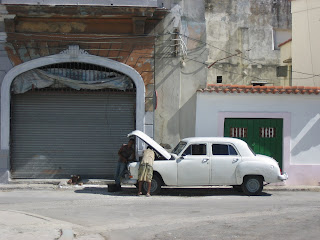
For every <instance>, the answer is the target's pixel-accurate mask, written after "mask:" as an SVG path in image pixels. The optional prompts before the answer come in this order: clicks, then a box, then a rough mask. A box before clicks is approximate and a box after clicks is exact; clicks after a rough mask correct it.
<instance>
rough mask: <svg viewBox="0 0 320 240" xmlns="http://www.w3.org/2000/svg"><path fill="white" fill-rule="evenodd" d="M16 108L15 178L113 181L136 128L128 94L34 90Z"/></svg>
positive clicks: (14, 100)
mask: <svg viewBox="0 0 320 240" xmlns="http://www.w3.org/2000/svg"><path fill="white" fill-rule="evenodd" d="M11 109H12V115H11V116H12V119H11V149H12V150H11V166H12V169H11V173H12V177H13V178H69V177H70V175H80V176H81V177H83V178H113V175H114V170H115V167H116V163H117V160H118V150H119V148H120V146H121V145H122V144H123V143H127V141H128V138H127V134H128V133H129V132H130V131H132V130H134V126H135V93H128V92H126V93H119V92H95V93H87V92H86V93H81V92H68V93H62V92H29V93H25V94H18V95H13V96H12V107H11Z"/></svg>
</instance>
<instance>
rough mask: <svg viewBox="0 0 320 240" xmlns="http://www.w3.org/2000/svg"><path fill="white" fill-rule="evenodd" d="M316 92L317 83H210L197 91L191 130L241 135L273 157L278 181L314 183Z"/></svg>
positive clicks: (319, 164) (319, 91) (319, 179)
mask: <svg viewBox="0 0 320 240" xmlns="http://www.w3.org/2000/svg"><path fill="white" fill-rule="evenodd" d="M319 96H320V88H319V87H289V86H287V87H282V86H278V87H267V86H255V87H253V86H244V85H217V84H213V85H210V86H208V87H207V88H205V89H201V90H199V91H198V94H197V117H196V136H201V137H205V136H220V137H223V136H227V137H237V138H240V139H243V140H245V141H246V142H247V143H248V145H249V146H250V147H251V148H252V149H253V150H254V151H255V152H256V153H258V154H263V155H267V156H270V157H273V158H274V159H275V160H277V161H278V163H279V165H280V168H281V169H282V171H283V172H287V173H288V175H289V179H288V180H287V181H285V182H284V183H283V184H286V185H314V186H317V185H319V183H320V176H319V172H320V161H319V158H317V157H316V156H318V155H319V153H320V141H319V138H318V136H317V135H318V129H319V124H320V121H319V119H320V114H319V107H318V105H319ZM306 106H308V107H306Z"/></svg>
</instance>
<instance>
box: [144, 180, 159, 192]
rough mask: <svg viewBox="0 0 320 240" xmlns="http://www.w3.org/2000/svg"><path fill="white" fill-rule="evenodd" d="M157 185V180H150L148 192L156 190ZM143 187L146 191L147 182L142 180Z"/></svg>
mask: <svg viewBox="0 0 320 240" xmlns="http://www.w3.org/2000/svg"><path fill="white" fill-rule="evenodd" d="M157 187H158V183H157V181H155V180H154V179H152V180H151V189H150V192H151V193H153V192H154V191H156V189H157ZM143 188H144V189H145V190H146V191H147V190H148V183H147V182H144V183H143Z"/></svg>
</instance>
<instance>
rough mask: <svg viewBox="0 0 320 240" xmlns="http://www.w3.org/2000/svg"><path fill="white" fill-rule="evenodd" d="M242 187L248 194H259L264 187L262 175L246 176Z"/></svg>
mask: <svg viewBox="0 0 320 240" xmlns="http://www.w3.org/2000/svg"><path fill="white" fill-rule="evenodd" d="M241 188H242V191H243V192H244V193H245V194H246V195H249V196H253V195H259V194H260V193H261V192H262V189H263V179H262V177H260V176H246V177H245V178H244V181H243V183H242V185H241Z"/></svg>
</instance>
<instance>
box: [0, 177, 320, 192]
mask: <svg viewBox="0 0 320 240" xmlns="http://www.w3.org/2000/svg"><path fill="white" fill-rule="evenodd" d="M67 181H68V179H62V180H61V179H59V180H46V179H45V180H41V179H40V180H14V181H11V182H10V183H8V184H0V190H4V191H5V190H18V189H21V190H27V189H30V190H42V189H43V190H55V189H57V190H58V189H82V188H85V187H95V188H107V187H108V184H109V183H113V182H114V181H113V180H100V179H89V180H86V181H84V184H83V185H70V184H67ZM128 186H129V185H128ZM129 187H132V186H131V185H130V186H129ZM167 188H178V187H167ZM197 188H199V187H197ZM200 188H201V187H200ZM204 188H207V186H204ZM213 188H231V186H213ZM264 191H312V192H320V186H307V185H298V186H286V185H266V186H264Z"/></svg>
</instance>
